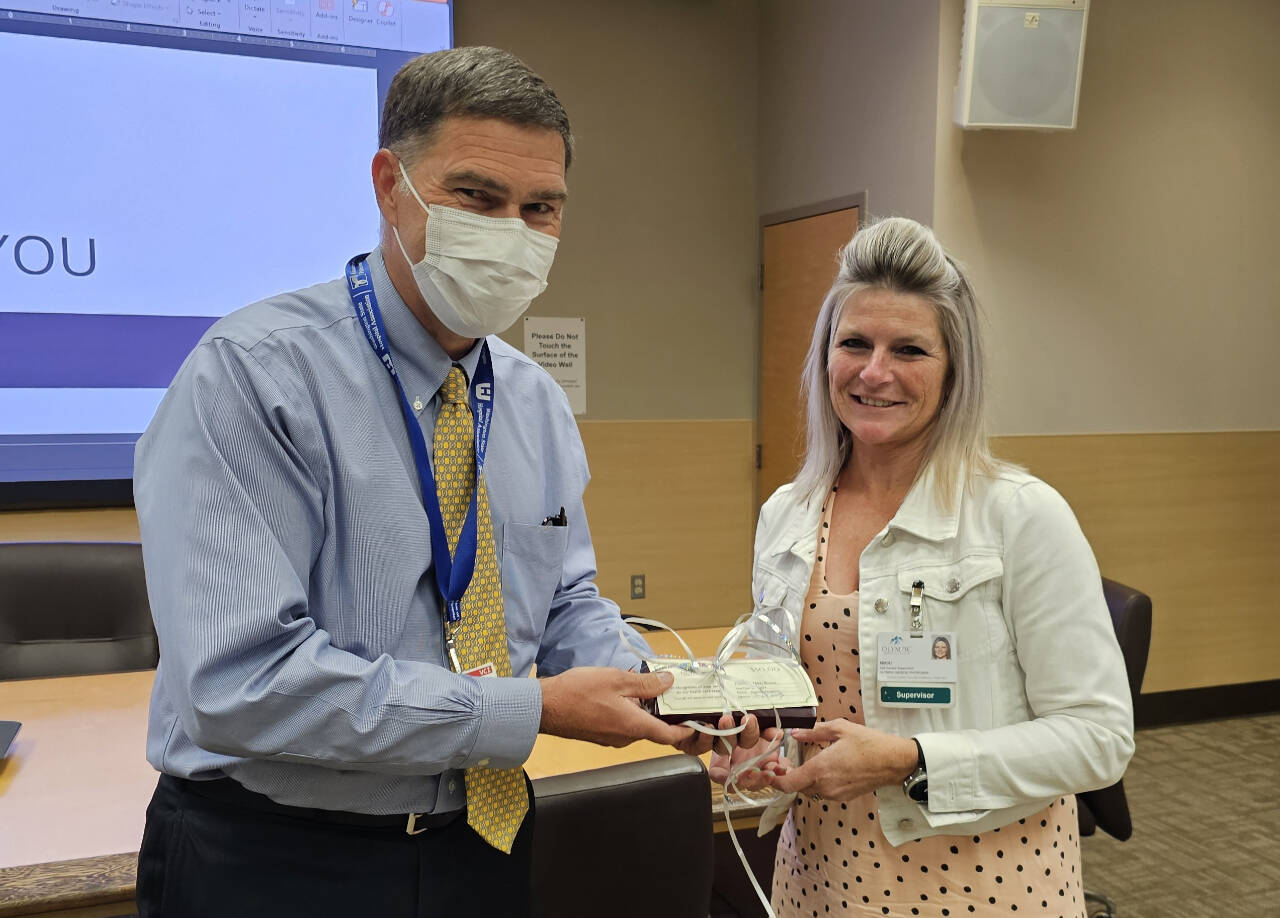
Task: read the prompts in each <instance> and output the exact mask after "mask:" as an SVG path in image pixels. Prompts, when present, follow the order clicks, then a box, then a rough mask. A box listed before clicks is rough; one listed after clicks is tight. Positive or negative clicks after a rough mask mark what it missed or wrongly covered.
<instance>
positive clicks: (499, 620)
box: [435, 366, 529, 854]
mask: <svg viewBox="0 0 1280 918" xmlns="http://www.w3.org/2000/svg"><path fill="white" fill-rule="evenodd" d="M440 396H441V399H442V400H443V403H442V404H441V406H440V415H439V417H437V418H436V429H435V473H436V494H437V495H438V496H439V498H440V515H441V516H442V517H443V518H444V531H445V535H446V536H447V537H448V540H449V551H450V552H453V551H455V550H456V549H457V546H458V536H459V535H460V534H461V533H462V522H463V520H464V519H465V518H466V515H467V507H468V505H469V504H470V503H471V489H472V486H473V483H475V486H477V487H479V489H480V491H479V494H478V495H477V496H476V504H477V506H476V526H477V528H476V567H475V573H474V574H472V576H471V584H470V586H468V587H467V591H466V593H464V594H463V596H462V620H461V622H459V628H458V631H457V651H458V661H459V662H460V663H461V666H462V671H463V672H468V671H470V670H472V669H475V668H476V667H479V666H484V665H485V664H486V663H492V664H493V668H494V672H495V674H496V675H498V676H510V675H511V657H510V655H509V654H508V653H507V624H506V618H505V617H504V616H503V612H502V583H501V581H500V580H499V579H498V555H497V552H496V551H495V550H494V547H493V520H492V519H491V518H490V516H489V495H488V492H487V491H486V490H485V486H484V478H483V477H482V478H480V480H479V481H478V482H476V451H475V440H474V436H475V435H474V427H473V422H472V418H471V406H470V405H469V404H467V377H466V374H465V373H463V372H462V368H461V367H459V366H454V367H453V369H451V370H450V371H449V375H448V377H446V378H445V381H444V385H443V386H441V387H440ZM466 780H467V824H468V825H470V826H471V828H473V829H475V831H476V834H478V835H479V836H480V837H481V838H483V839H484V840H485V841H487V842H488V843H489V844H491V845H493V847H495V848H497V849H498V850H499V851H502V852H505V853H506V854H510V853H511V844H512V842H513V841H515V837H516V832H517V831H519V829H520V823H522V822H523V821H524V815H525V812H526V811H527V810H528V809H529V795H528V790H527V788H526V786H525V783H524V772H523V771H522V770H521V769H519V768H480V767H472V768H468V769H467V770H466Z"/></svg>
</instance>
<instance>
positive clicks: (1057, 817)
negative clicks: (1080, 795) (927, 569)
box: [772, 500, 1085, 918]
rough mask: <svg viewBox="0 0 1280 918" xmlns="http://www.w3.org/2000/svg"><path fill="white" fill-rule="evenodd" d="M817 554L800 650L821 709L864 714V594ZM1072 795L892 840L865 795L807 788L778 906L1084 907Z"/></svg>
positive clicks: (786, 837) (783, 867) (954, 912)
mask: <svg viewBox="0 0 1280 918" xmlns="http://www.w3.org/2000/svg"><path fill="white" fill-rule="evenodd" d="M830 504H831V501H830V500H828V506H827V507H824V508H823V514H822V526H821V527H820V528H819V540H820V541H819V543H818V558H817V563H816V564H815V565H814V570H813V580H812V582H811V583H810V585H809V595H808V597H807V599H806V602H805V609H804V619H803V622H802V624H801V660H802V662H803V663H804V667H805V669H806V670H807V671H808V673H809V676H810V678H812V679H813V685H814V689H815V690H816V692H817V695H818V718H819V719H820V720H835V719H837V718H840V717H843V718H846V719H848V720H851V721H854V722H856V723H860V724H861V723H865V720H864V718H863V713H862V679H861V668H860V666H859V661H858V594H857V593H852V594H849V595H844V596H840V595H836V594H834V593H832V592H831V591H830V590H829V589H828V587H827V582H826V565H825V563H824V561H823V558H824V556H825V551H824V549H825V547H826V534H827V532H828V524H829V517H828V514H829V509H830ZM1077 825H1078V823H1077V819H1076V802H1075V797H1064V798H1061V799H1059V800H1057V801H1055V802H1054V803H1053V804H1051V805H1050V806H1048V807H1046V808H1045V809H1044V810H1043V811H1041V812H1040V813H1037V814H1036V815H1034V816H1028V817H1027V818H1026V819H1021V820H1019V821H1017V822H1015V823H1011V824H1010V825H1007V826H1004V827H1003V828H999V829H993V830H991V831H988V832H984V833H982V834H981V835H960V836H956V835H935V836H931V837H929V838H923V839H919V840H917V841H912V842H907V843H906V844H904V845H902V846H901V847H898V848H894V847H892V846H891V845H890V844H889V842H888V841H886V840H885V837H884V834H883V833H882V832H881V831H880V823H879V821H878V820H877V818H876V800H875V797H874V795H872V794H867V795H865V796H863V797H859V798H857V799H856V800H852V801H849V802H847V803H839V802H836V801H831V800H811V799H807V798H805V797H799V798H798V799H797V801H796V805H795V807H794V808H793V809H792V811H791V815H790V816H789V817H788V819H787V822H786V824H785V825H784V826H783V828H782V837H781V840H780V842H779V844H778V853H777V857H776V860H775V863H774V870H773V896H772V900H773V908H774V910H775V911H776V912H777V913H778V915H779V916H806V918H807V916H814V918H817V916H825V915H877V916H884V915H888V916H891V918H911V916H926V918H944V916H968V915H983V916H989V915H1015V916H1025V915H1033V916H1038V918H1039V916H1054V918H1083V916H1084V915H1085V907H1084V894H1083V891H1082V887H1081V882H1080V843H1079V839H1078V838H1077V828H1076V827H1077Z"/></svg>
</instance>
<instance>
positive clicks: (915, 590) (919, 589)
mask: <svg viewBox="0 0 1280 918" xmlns="http://www.w3.org/2000/svg"><path fill="white" fill-rule="evenodd" d="M911 636H912V637H924V581H923V580H917V581H916V582H915V583H913V584H911Z"/></svg>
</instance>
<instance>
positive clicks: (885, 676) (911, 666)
mask: <svg viewBox="0 0 1280 918" xmlns="http://www.w3.org/2000/svg"><path fill="white" fill-rule="evenodd" d="M876 681H877V682H878V683H879V686H880V703H881V704H882V705H884V706H885V707H888V708H949V707H951V706H952V705H954V704H955V703H956V681H957V677H956V636H955V634H954V633H952V632H950V631H932V632H930V631H925V632H922V633H920V634H915V635H912V634H904V633H902V632H900V631H882V632H880V633H879V634H877V635H876Z"/></svg>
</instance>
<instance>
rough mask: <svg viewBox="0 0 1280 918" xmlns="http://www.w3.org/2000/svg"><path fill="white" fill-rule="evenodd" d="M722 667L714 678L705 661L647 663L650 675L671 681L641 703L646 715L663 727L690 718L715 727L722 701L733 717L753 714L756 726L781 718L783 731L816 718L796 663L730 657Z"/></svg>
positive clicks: (806, 680)
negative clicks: (668, 677) (661, 675)
mask: <svg viewBox="0 0 1280 918" xmlns="http://www.w3.org/2000/svg"><path fill="white" fill-rule="evenodd" d="M722 666H723V677H719V676H717V674H716V672H715V670H714V668H713V667H712V666H711V664H710V663H709V662H707V663H704V665H701V666H695V667H694V668H693V669H690V668H689V663H688V661H686V660H670V661H668V660H656V661H654V660H651V661H649V664H648V668H649V670H650V671H651V672H662V671H664V670H665V671H667V672H670V673H671V674H672V675H673V676H675V680H676V681H675V682H674V683H672V685H671V688H669V689H667V690H666V691H665V692H663V693H662V694H661V695H659V696H658V697H657V698H649V699H645V700H644V701H642V702H641V703H642V704H643V705H644V707H645V709H646V710H648V711H649V713H650V714H653V715H654V716H655V717H657V718H658V719H659V720H661V721H664V722H666V723H669V724H679V723H683V722H684V721H686V720H694V721H697V722H698V723H705V724H710V725H711V726H715V724H716V723H717V722H718V721H719V720H720V717H721V715H722V713H723V712H724V708H725V704H726V701H728V702H729V703H731V704H732V706H733V707H734V708H735V714H736V713H737V711H740V710H745V711H746V712H747V713H749V714H754V715H755V716H756V719H757V720H759V721H760V726H761V728H764V727H771V726H776V725H777V724H778V720H777V718H781V725H782V726H783V727H812V726H813V725H814V722H815V721H816V720H817V719H818V699H817V696H816V695H815V694H814V691H813V683H812V682H810V681H809V675H808V673H806V672H805V671H804V667H803V666H801V665H800V661H799V660H795V659H791V658H777V657H761V658H756V659H745V660H744V659H730V660H726V661H725V662H724V663H723V664H722ZM726 689H727V692H728V693H730V694H726ZM775 711H776V712H777V715H776V717H775V713H774V712H775Z"/></svg>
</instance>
